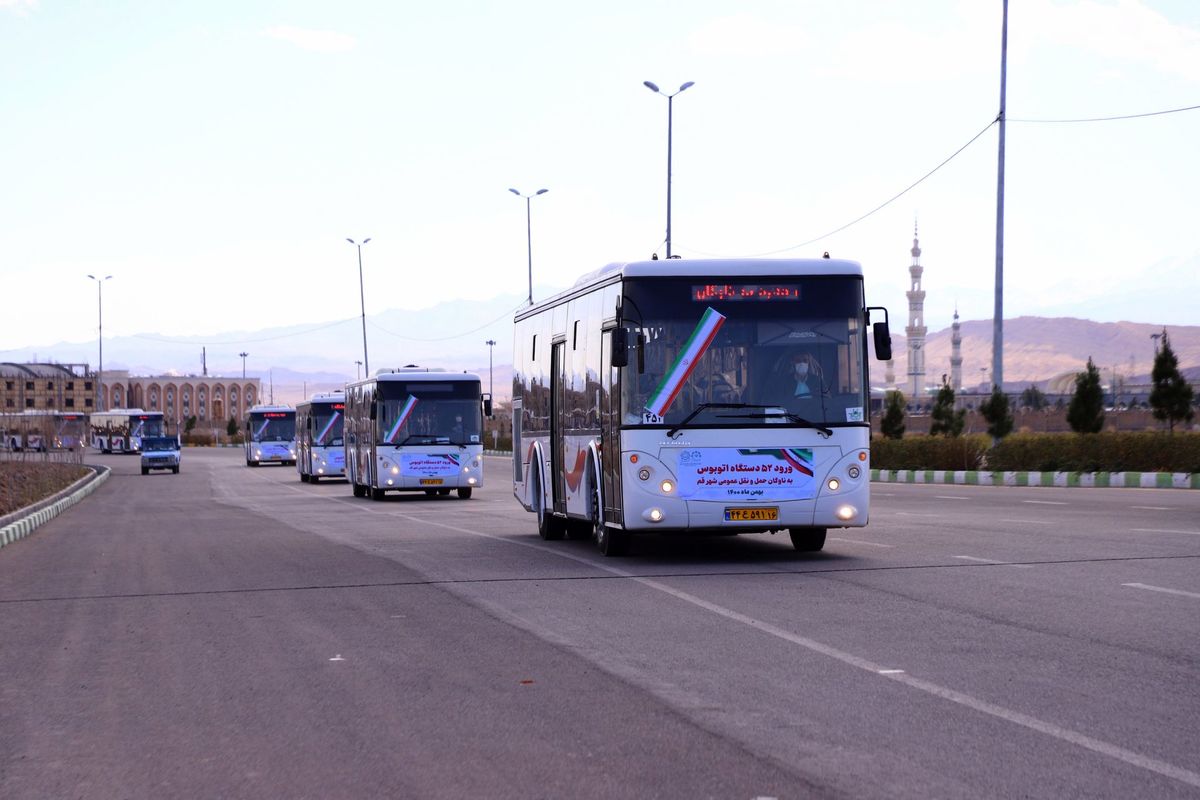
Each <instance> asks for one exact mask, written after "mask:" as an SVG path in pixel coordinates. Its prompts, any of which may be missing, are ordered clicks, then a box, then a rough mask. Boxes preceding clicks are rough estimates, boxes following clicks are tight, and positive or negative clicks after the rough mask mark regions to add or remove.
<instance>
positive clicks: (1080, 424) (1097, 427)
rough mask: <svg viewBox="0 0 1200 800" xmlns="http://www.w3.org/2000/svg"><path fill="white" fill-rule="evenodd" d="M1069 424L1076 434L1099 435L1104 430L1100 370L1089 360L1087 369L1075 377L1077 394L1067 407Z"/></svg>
mask: <svg viewBox="0 0 1200 800" xmlns="http://www.w3.org/2000/svg"><path fill="white" fill-rule="evenodd" d="M1067 424H1068V425H1070V426H1071V430H1073V431H1075V432H1076V433H1099V432H1100V431H1101V429H1102V428H1104V390H1103V389H1101V388H1100V370H1098V369H1096V365H1095V364H1093V363H1092V359H1091V357H1089V358H1088V362H1087V369H1086V370H1084V371H1083V372H1080V373H1078V374H1076V376H1075V394H1074V395H1073V396H1072V397H1071V402H1070V404H1068V405H1067Z"/></svg>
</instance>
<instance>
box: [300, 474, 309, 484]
mask: <svg viewBox="0 0 1200 800" xmlns="http://www.w3.org/2000/svg"><path fill="white" fill-rule="evenodd" d="M300 482H301V483H308V476H307V475H305V474H304V473H303V472H301V473H300Z"/></svg>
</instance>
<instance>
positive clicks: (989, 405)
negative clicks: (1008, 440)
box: [979, 385, 1046, 441]
mask: <svg viewBox="0 0 1200 800" xmlns="http://www.w3.org/2000/svg"><path fill="white" fill-rule="evenodd" d="M1029 389H1033V391H1035V392H1036V391H1037V389H1035V388H1034V387H1032V386H1031V387H1029ZM1029 389H1026V390H1025V391H1026V392H1028V391H1029ZM1039 394H1040V392H1039ZM1022 397H1024V395H1022ZM1045 399H1046V398H1045V396H1044V395H1043V396H1042V400H1043V402H1044V401H1045ZM1038 408H1041V406H1038ZM979 413H980V414H982V415H983V418H984V419H985V420H987V424H988V429H987V432H988V435H989V436H991V437H992V439H995V440H997V441H998V440H1000V439H1003V438H1004V437H1005V436H1008V435H1009V434H1010V433H1012V431H1013V424H1014V423H1013V414H1012V408H1011V407H1010V406H1009V403H1008V395H1006V394H1004V392H1002V391H1000V387H999V386H995V385H993V386H992V396H991V397H989V398H988V399H987V400H984V401H983V402H982V403H980V404H979Z"/></svg>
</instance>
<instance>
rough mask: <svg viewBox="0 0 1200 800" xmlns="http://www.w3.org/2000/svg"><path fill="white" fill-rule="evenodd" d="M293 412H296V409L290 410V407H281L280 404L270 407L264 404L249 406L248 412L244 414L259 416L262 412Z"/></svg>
mask: <svg viewBox="0 0 1200 800" xmlns="http://www.w3.org/2000/svg"><path fill="white" fill-rule="evenodd" d="M295 410H296V409H294V408H292V407H291V406H285V405H282V404H280V405H270V404H265V403H264V404H261V405H257V406H251V407H250V410H249V411H248V412H246V413H248V414H260V413H262V412H264V411H295Z"/></svg>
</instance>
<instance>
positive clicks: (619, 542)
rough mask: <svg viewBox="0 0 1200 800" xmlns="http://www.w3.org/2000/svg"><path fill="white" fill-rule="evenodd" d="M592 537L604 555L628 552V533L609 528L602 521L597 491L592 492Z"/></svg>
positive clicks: (619, 554)
mask: <svg viewBox="0 0 1200 800" xmlns="http://www.w3.org/2000/svg"><path fill="white" fill-rule="evenodd" d="M592 538H593V539H594V540H595V542H596V547H598V548H599V549H600V552H601V553H603V554H604V555H605V556H623V555H625V554H626V553H627V552H629V534H628V533H627V532H626V531H622V530H617V529H616V528H610V527H608V525H607V524H606V523H605V522H604V511H603V509H601V508H600V492H598V491H593V492H592Z"/></svg>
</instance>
